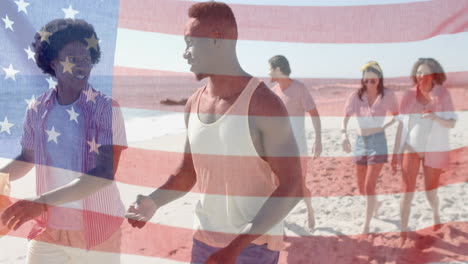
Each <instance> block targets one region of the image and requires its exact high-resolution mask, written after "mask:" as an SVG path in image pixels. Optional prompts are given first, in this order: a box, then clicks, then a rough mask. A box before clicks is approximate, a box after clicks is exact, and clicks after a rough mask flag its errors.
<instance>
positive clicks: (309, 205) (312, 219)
mask: <svg viewBox="0 0 468 264" xmlns="http://www.w3.org/2000/svg"><path fill="white" fill-rule="evenodd" d="M305 189H307V187H305ZM307 191H308V192H309V195H308V196H305V197H304V203H305V204H306V208H307V220H308V226H309V228H310V230H314V228H315V213H314V207H312V197H311V196H310V191H309V190H308V189H307Z"/></svg>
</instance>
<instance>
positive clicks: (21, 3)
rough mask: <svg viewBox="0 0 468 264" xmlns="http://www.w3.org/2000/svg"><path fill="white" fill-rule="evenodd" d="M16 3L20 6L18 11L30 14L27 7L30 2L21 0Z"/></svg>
mask: <svg viewBox="0 0 468 264" xmlns="http://www.w3.org/2000/svg"><path fill="white" fill-rule="evenodd" d="M15 4H16V5H17V6H18V13H19V12H21V11H23V12H24V13H25V14H28V10H26V7H27V6H28V5H29V3H28V2H25V1H24V0H19V1H15Z"/></svg>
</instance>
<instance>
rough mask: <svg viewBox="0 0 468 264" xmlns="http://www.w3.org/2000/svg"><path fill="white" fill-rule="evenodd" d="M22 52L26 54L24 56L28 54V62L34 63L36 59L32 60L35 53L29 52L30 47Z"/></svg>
mask: <svg viewBox="0 0 468 264" xmlns="http://www.w3.org/2000/svg"><path fill="white" fill-rule="evenodd" d="M24 51H25V52H26V54H28V60H33V61H34V62H36V58H34V55H36V53H35V52H34V51H32V50H31V47H30V46H28V48H27V49H24Z"/></svg>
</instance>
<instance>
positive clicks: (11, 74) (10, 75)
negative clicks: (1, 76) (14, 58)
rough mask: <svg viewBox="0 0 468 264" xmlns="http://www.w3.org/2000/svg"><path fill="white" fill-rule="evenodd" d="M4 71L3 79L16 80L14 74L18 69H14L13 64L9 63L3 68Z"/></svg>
mask: <svg viewBox="0 0 468 264" xmlns="http://www.w3.org/2000/svg"><path fill="white" fill-rule="evenodd" d="M3 70H4V71H5V80H6V79H13V81H16V78H15V75H16V74H17V73H18V72H19V71H18V70H15V69H14V68H13V65H11V64H10V66H9V67H8V68H3Z"/></svg>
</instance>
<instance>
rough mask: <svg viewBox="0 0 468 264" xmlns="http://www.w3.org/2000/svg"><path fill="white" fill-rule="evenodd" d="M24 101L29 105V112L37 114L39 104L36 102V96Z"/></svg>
mask: <svg viewBox="0 0 468 264" xmlns="http://www.w3.org/2000/svg"><path fill="white" fill-rule="evenodd" d="M24 101H25V102H26V103H27V104H28V110H31V109H32V110H34V112H36V113H37V106H38V105H39V102H38V101H37V100H36V97H35V96H34V94H33V95H32V96H31V99H29V100H28V99H24Z"/></svg>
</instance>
